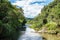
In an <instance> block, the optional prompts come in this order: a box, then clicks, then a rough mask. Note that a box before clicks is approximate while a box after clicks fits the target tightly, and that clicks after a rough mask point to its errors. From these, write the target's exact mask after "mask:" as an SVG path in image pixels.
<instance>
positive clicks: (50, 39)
mask: <svg viewBox="0 0 60 40" xmlns="http://www.w3.org/2000/svg"><path fill="white" fill-rule="evenodd" d="M41 35H42V36H43V37H44V38H46V40H60V36H57V35H54V34H48V33H42V34H41Z"/></svg>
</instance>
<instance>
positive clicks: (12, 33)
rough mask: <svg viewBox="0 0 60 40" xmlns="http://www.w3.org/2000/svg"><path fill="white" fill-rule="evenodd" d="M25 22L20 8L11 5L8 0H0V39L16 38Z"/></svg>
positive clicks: (11, 39) (14, 39) (12, 39)
mask: <svg viewBox="0 0 60 40" xmlns="http://www.w3.org/2000/svg"><path fill="white" fill-rule="evenodd" d="M25 23H26V20H25V17H24V16H23V10H22V8H20V9H19V8H16V6H12V5H11V3H10V2H9V1H8V0H0V40H4V39H5V40H17V37H18V35H19V32H20V30H21V29H22V28H23V26H24V25H25Z"/></svg>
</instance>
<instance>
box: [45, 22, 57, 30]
mask: <svg viewBox="0 0 60 40" xmlns="http://www.w3.org/2000/svg"><path fill="white" fill-rule="evenodd" d="M45 26H46V27H47V28H48V30H55V29H56V27H57V23H56V22H49V23H47V24H46V25H45Z"/></svg>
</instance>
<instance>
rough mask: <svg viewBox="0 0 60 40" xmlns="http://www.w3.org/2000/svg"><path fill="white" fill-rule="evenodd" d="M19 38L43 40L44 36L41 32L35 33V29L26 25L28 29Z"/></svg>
mask: <svg viewBox="0 0 60 40" xmlns="http://www.w3.org/2000/svg"><path fill="white" fill-rule="evenodd" d="M18 40H42V37H41V36H40V34H38V33H35V30H33V29H31V28H29V27H26V31H25V33H24V34H22V36H21V37H19V39H18Z"/></svg>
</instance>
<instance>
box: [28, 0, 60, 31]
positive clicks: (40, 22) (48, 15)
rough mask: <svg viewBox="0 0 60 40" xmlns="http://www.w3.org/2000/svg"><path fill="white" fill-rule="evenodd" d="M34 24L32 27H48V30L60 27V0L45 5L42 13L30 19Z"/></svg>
mask: <svg viewBox="0 0 60 40" xmlns="http://www.w3.org/2000/svg"><path fill="white" fill-rule="evenodd" d="M28 23H30V24H32V26H31V28H34V29H36V28H37V29H38V30H40V29H41V28H42V27H46V28H47V29H48V30H56V31H57V29H58V32H60V31H59V29H60V0H54V1H53V2H51V3H50V4H49V5H47V6H44V8H43V9H42V11H41V13H40V14H39V15H38V16H37V17H36V18H34V20H31V21H29V22H28Z"/></svg>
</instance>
